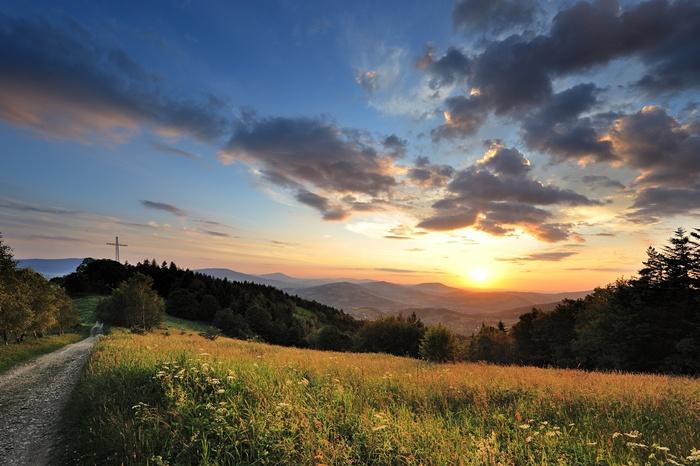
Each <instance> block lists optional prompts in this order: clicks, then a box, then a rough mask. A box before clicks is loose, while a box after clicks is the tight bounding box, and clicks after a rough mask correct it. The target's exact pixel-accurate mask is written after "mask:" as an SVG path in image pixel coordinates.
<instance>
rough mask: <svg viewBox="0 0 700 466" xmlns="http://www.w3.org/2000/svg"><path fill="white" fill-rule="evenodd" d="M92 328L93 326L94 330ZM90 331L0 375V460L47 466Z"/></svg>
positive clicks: (91, 340) (92, 339)
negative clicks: (59, 347)
mask: <svg viewBox="0 0 700 466" xmlns="http://www.w3.org/2000/svg"><path fill="white" fill-rule="evenodd" d="M94 333H95V329H93V334H94ZM96 339H97V337H96V336H91V337H89V338H86V339H84V340H82V341H80V342H78V343H74V344H72V345H68V346H66V347H64V348H61V349H60V350H57V351H54V352H53V353H49V354H46V355H44V356H41V357H39V358H37V359H35V360H34V361H31V362H29V363H27V364H23V365H21V366H19V367H16V368H15V369H12V370H10V371H9V372H8V373H6V374H4V375H0V465H12V466H14V465H32V466H34V465H37V466H41V465H45V464H46V463H47V461H48V453H49V448H50V447H51V445H52V442H53V441H54V440H55V430H56V426H57V425H58V420H59V416H60V414H61V410H62V409H63V406H64V405H65V403H66V401H67V400H68V397H69V396H70V393H71V391H72V390H73V387H74V386H75V383H76V382H77V380H78V376H79V375H80V370H81V369H82V367H83V365H84V364H85V362H86V361H87V358H88V356H89V355H90V350H91V349H92V346H93V345H94V343H95V341H96Z"/></svg>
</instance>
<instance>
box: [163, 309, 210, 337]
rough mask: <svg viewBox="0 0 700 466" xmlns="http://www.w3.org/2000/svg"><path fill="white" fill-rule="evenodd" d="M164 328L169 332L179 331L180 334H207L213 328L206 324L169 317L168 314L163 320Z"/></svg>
mask: <svg viewBox="0 0 700 466" xmlns="http://www.w3.org/2000/svg"><path fill="white" fill-rule="evenodd" d="M161 327H164V328H165V329H167V330H171V331H172V330H177V331H180V332H195V333H200V332H206V331H207V330H210V329H211V328H212V327H211V325H209V324H208V323H206V322H197V321H195V320H187V319H180V318H178V317H173V316H169V315H167V314H166V316H165V319H163V324H162V325H161Z"/></svg>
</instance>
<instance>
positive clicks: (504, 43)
mask: <svg viewBox="0 0 700 466" xmlns="http://www.w3.org/2000/svg"><path fill="white" fill-rule="evenodd" d="M518 5H520V2H515V1H513V2H507V1H495V2H480V1H468V2H466V1H465V2H460V3H458V5H457V7H456V9H455V12H456V13H455V15H457V16H458V17H459V18H462V15H461V14H458V13H457V12H458V11H462V10H463V9H464V11H469V10H470V9H471V10H472V11H477V12H478V11H485V12H487V13H486V14H490V13H488V12H491V11H498V9H499V8H506V9H508V8H510V9H513V8H515V9H517V8H518ZM479 7H481V9H480V8H479ZM506 16H508V15H506ZM515 16H516V17H517V15H515ZM476 17H477V18H478V15H477V16H476ZM699 17H700V2H697V1H692V0H679V1H673V2H672V1H668V0H648V1H646V2H641V3H638V4H633V5H630V6H629V7H628V8H626V9H624V10H623V9H621V8H620V7H619V5H618V3H617V2H616V1H615V0H597V1H593V2H590V3H589V2H586V1H579V2H577V3H575V4H573V5H572V6H570V7H569V8H566V9H564V10H562V11H560V12H559V13H558V14H557V15H556V16H555V17H554V19H553V20H552V24H551V27H550V29H549V31H548V32H547V33H545V34H540V35H536V36H531V35H525V34H523V35H518V34H514V35H511V36H509V37H507V38H505V39H503V40H496V41H492V42H490V43H489V44H488V45H487V46H486V48H485V49H484V50H483V51H482V52H481V53H478V54H476V55H474V56H472V57H466V56H462V58H461V60H462V62H464V63H465V64H468V66H465V67H462V68H461V69H460V70H461V71H462V72H463V73H464V72H467V73H468V76H465V77H463V76H462V75H460V78H461V79H463V80H464V81H465V82H466V83H468V85H469V86H470V88H471V94H472V96H473V95H478V96H479V99H478V100H477V101H472V100H473V99H467V98H466V97H465V98H464V101H463V102H462V109H463V112H462V114H463V115H466V118H464V119H463V121H464V122H465V124H463V125H460V126H461V131H452V132H446V133H445V135H446V136H448V137H458V136H468V135H470V134H473V133H474V132H475V131H476V129H478V127H480V126H481V125H482V124H483V123H484V121H485V120H486V116H487V115H488V113H490V112H493V113H495V114H497V115H506V116H519V115H522V113H523V112H528V111H531V110H532V109H533V108H536V107H538V106H539V105H542V104H545V103H546V102H547V101H548V100H549V99H550V98H551V97H552V80H553V79H555V78H559V77H563V76H567V75H570V74H572V73H575V72H582V71H585V70H587V69H590V68H591V67H594V66H597V65H604V64H607V63H608V62H610V61H611V60H614V59H618V58H624V57H634V58H637V59H639V60H641V62H642V63H644V64H645V65H646V66H647V67H648V69H649V70H650V73H649V76H647V77H645V78H644V79H642V80H641V81H640V82H639V83H638V84H639V85H640V86H642V87H644V88H646V89H649V90H653V91H657V90H666V89H672V90H679V89H683V88H689V87H696V86H697V85H698V84H699V83H700V78H698V76H699V75H700V73H698V72H697V70H698V69H699V67H700V65H699V63H700V62H699V60H700V58H698V56H699V54H698V53H697V51H698V47H700V45H698V41H697V40H696V39H695V36H696V35H697V31H698V30H699V29H700V28H699V27H698V24H699V21H700V20H699V19H698V18H699ZM460 24H461V23H460ZM420 63H421V64H426V63H427V64H429V66H424V68H425V69H426V70H427V71H428V72H429V73H435V72H434V71H433V65H434V64H435V63H437V61H434V60H432V59H431V60H426V59H422V60H421V61H420ZM448 69H449V70H452V68H448ZM443 75H444V76H445V77H443ZM433 76H434V77H433V79H434V80H435V82H436V84H437V85H439V84H440V83H441V82H442V80H443V79H444V80H446V81H445V82H447V83H449V82H451V80H452V81H454V79H455V78H453V77H452V76H456V75H455V74H454V72H452V73H444V74H440V73H435V74H433ZM451 77H452V78H451ZM579 92H581V93H585V90H584V89H580V90H579ZM560 97H569V98H574V97H579V98H581V99H582V100H581V102H582V103H586V101H585V99H583V98H584V97H586V96H585V95H578V96H571V95H570V96H560ZM589 97H590V91H589ZM467 102H469V104H468V105H467ZM588 103H589V104H592V103H591V102H590V101H589V102H588ZM448 107H449V105H448ZM570 115H571V114H570ZM573 115H576V114H573ZM569 118H572V119H571V120H569V121H568V122H566V123H565V124H564V125H563V126H562V127H560V128H557V130H556V131H554V132H553V133H551V134H549V133H546V134H541V132H542V131H543V129H540V134H539V136H538V137H536V136H537V135H534V136H533V141H532V143H533V144H535V145H537V144H544V147H545V148H547V150H551V151H552V152H556V153H559V152H560V151H563V152H564V153H566V152H567V151H569V150H582V149H583V150H587V151H589V152H591V153H592V154H594V155H595V157H604V156H605V155H607V154H606V152H605V150H606V148H605V147H604V146H603V147H597V143H598V142H599V141H598V140H597V138H596V134H595V132H594V131H593V129H592V128H591V127H590V122H589V121H587V120H578V119H576V118H574V117H573V116H569ZM448 126H449V124H446V125H445V126H442V127H440V128H438V129H437V133H436V134H437V136H438V137H440V136H441V135H442V133H443V132H444V131H445V128H446V127H448ZM543 138H544V139H545V140H544V141H541V139H543ZM582 144H583V146H582V147H579V146H580V145H582ZM586 145H588V146H591V147H588V148H586Z"/></svg>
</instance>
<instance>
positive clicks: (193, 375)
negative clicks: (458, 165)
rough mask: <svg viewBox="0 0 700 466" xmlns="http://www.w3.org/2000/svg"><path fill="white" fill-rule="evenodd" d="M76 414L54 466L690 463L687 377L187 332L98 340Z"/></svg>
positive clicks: (692, 433)
mask: <svg viewBox="0 0 700 466" xmlns="http://www.w3.org/2000/svg"><path fill="white" fill-rule="evenodd" d="M72 409H73V410H74V413H73V418H72V419H73V420H72V421H71V425H70V426H68V427H67V430H66V432H67V435H66V439H67V441H66V444H65V449H64V451H63V456H62V457H61V459H60V461H61V462H62V463H69V462H73V463H83V464H94V463H99V464H120V463H125V464H290V465H292V464H294V465H296V464H327V465H330V464H337V465H341V464H343V465H344V464H377V465H394V464H397V465H398V464H415V465H419V464H424V465H427V464H436V465H438V464H440V465H441V464H513V465H521V464H629V463H631V464H645V463H647V464H672V463H673V462H674V461H675V462H676V463H678V464H690V463H692V462H693V461H695V460H696V459H697V461H699V462H700V452H697V451H696V450H693V448H697V447H700V381H699V380H693V379H687V378H677V377H664V376H652V375H632V374H602V373H587V372H580V371H571V370H550V369H537V368H523V367H499V366H491V365H482V364H466V363H465V364H447V365H432V364H428V363H425V362H421V361H416V360H412V359H406V358H398V357H392V356H386V355H373V354H351V353H331V352H319V351H311V350H299V349H291V348H283V347H277V346H271V345H266V344H260V343H250V342H242V341H238V340H232V339H227V338H219V339H217V340H215V341H209V340H206V339H204V338H202V337H200V336H197V335H189V334H186V335H171V336H165V335H163V334H151V335H146V336H139V335H131V334H127V333H125V332H115V334H113V335H111V336H109V337H107V338H104V339H102V340H101V341H100V342H99V344H98V347H97V350H96V351H95V353H94V355H93V357H92V359H91V361H90V363H89V367H88V369H87V372H86V374H85V377H84V379H83V380H82V381H81V383H80V385H79V387H78V390H77V391H76V395H75V397H74V402H73V406H72ZM696 457H697V458H696Z"/></svg>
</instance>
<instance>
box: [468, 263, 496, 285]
mask: <svg viewBox="0 0 700 466" xmlns="http://www.w3.org/2000/svg"><path fill="white" fill-rule="evenodd" d="M489 278H491V274H490V272H489V270H488V269H485V268H483V267H475V268H473V269H471V270H470V271H469V280H470V281H471V282H472V283H473V284H474V285H476V286H484V285H487V284H488V281H489Z"/></svg>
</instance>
